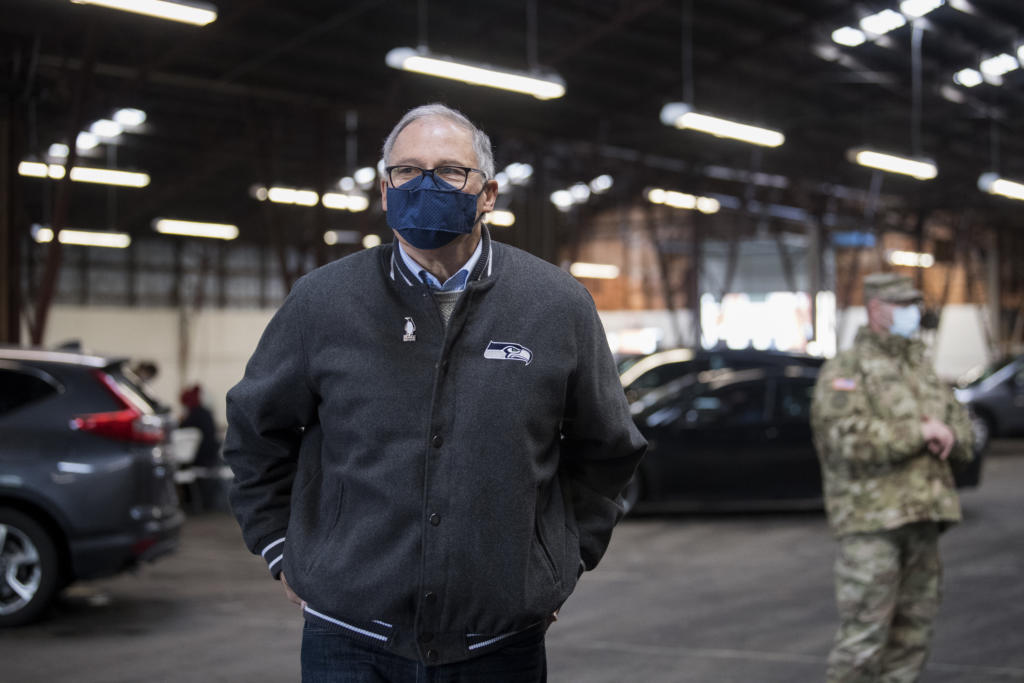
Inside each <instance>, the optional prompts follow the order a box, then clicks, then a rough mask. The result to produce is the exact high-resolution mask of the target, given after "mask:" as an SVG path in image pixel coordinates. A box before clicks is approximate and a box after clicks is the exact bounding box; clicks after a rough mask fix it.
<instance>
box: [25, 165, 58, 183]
mask: <svg viewBox="0 0 1024 683" xmlns="http://www.w3.org/2000/svg"><path fill="white" fill-rule="evenodd" d="M18 175H23V176H27V177H29V178H53V179H54V180H60V179H61V178H63V177H64V167H63V166H61V165H60V164H44V163H43V162H41V161H22V162H21V163H19V164H18Z"/></svg>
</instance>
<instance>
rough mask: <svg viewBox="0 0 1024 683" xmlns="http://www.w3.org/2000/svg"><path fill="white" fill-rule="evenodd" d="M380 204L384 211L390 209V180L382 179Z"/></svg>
mask: <svg viewBox="0 0 1024 683" xmlns="http://www.w3.org/2000/svg"><path fill="white" fill-rule="evenodd" d="M380 206H381V208H382V209H384V211H387V210H388V181H386V180H383V179H382V180H381V181H380Z"/></svg>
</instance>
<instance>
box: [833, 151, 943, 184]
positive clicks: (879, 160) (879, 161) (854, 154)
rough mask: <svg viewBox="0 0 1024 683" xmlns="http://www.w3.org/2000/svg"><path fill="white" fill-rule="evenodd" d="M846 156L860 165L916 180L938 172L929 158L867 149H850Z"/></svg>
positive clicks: (928, 177)
mask: <svg viewBox="0 0 1024 683" xmlns="http://www.w3.org/2000/svg"><path fill="white" fill-rule="evenodd" d="M847 156H848V157H849V158H850V159H851V160H852V161H853V162H854V163H857V164H860V165H861V166H867V167H868V168H876V169H878V170H880V171H888V172H890V173H902V174H903V175H909V176H912V177H914V178H917V179H918V180H931V179H932V178H934V177H935V176H937V175H938V173H939V172H938V169H937V168H936V166H935V162H934V161H931V160H930V159H912V158H909V157H901V156H896V155H894V154H883V153H882V152H875V151H872V150H869V149H852V150H850V151H849V152H848V153H847Z"/></svg>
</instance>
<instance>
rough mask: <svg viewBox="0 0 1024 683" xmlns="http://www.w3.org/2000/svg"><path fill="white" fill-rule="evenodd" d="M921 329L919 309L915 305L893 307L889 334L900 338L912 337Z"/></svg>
mask: <svg viewBox="0 0 1024 683" xmlns="http://www.w3.org/2000/svg"><path fill="white" fill-rule="evenodd" d="M920 327H921V308H920V307H919V306H918V305H917V304H910V305H908V306H893V309H892V324H891V325H889V332H891V333H892V334H897V335H899V336H901V337H908V338H909V337H912V336H914V335H915V334H916V333H917V330H918V329H919V328H920Z"/></svg>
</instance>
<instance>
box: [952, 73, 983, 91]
mask: <svg viewBox="0 0 1024 683" xmlns="http://www.w3.org/2000/svg"><path fill="white" fill-rule="evenodd" d="M984 80H985V79H984V78H982V76H981V72H980V71H978V70H977V69H960V70H959V71H957V72H956V73H955V74H953V82H954V83H956V84H957V85H962V86H964V87H965V88H973V87H974V86H976V85H981V84H982V83H983V82H984Z"/></svg>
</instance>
